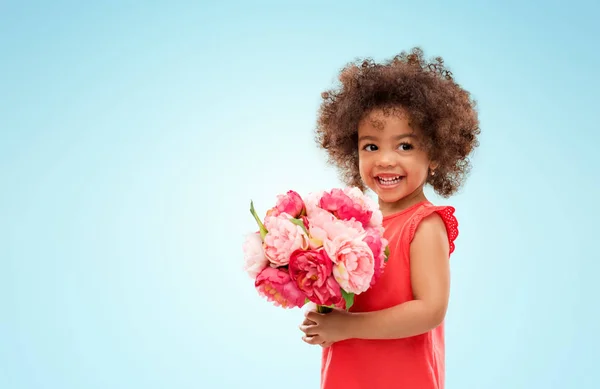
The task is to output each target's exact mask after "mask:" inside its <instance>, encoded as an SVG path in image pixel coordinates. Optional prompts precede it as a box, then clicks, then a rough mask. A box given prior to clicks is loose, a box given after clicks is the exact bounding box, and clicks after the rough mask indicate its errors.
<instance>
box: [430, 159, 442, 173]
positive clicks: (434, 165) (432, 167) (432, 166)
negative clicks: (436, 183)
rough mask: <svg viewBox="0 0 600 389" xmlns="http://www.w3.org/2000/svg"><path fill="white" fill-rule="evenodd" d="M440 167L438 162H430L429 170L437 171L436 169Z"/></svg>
mask: <svg viewBox="0 0 600 389" xmlns="http://www.w3.org/2000/svg"><path fill="white" fill-rule="evenodd" d="M438 166H440V164H439V163H437V162H436V161H431V162H429V170H430V171H435V169H437V168H438Z"/></svg>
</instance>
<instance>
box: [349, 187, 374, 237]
mask: <svg viewBox="0 0 600 389" xmlns="http://www.w3.org/2000/svg"><path fill="white" fill-rule="evenodd" d="M344 193H345V194H346V195H347V196H348V197H350V198H351V199H352V200H353V201H354V202H355V203H358V204H359V205H360V206H361V207H362V208H363V209H368V210H370V211H371V212H372V214H371V219H370V220H369V223H368V225H369V226H370V227H377V226H381V224H382V223H383V214H382V213H381V210H380V209H379V205H378V204H377V203H376V202H375V201H373V200H372V199H371V198H370V197H368V196H367V195H365V194H364V193H363V192H362V191H361V190H360V189H358V188H357V187H355V186H354V187H349V188H344ZM365 227H367V226H365Z"/></svg>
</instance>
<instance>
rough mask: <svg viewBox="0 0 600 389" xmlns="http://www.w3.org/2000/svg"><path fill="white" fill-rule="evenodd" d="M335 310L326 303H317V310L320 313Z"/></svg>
mask: <svg viewBox="0 0 600 389" xmlns="http://www.w3.org/2000/svg"><path fill="white" fill-rule="evenodd" d="M331 311H333V309H332V308H329V307H326V306H324V305H317V312H319V313H329V312H331Z"/></svg>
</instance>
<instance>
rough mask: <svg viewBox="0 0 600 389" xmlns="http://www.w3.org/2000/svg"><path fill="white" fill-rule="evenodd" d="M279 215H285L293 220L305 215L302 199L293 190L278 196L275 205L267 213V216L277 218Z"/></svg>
mask: <svg viewBox="0 0 600 389" xmlns="http://www.w3.org/2000/svg"><path fill="white" fill-rule="evenodd" d="M281 213H287V214H288V215H291V216H292V217H293V218H297V217H299V216H300V215H302V214H304V213H306V208H305V206H304V202H303V201H302V197H300V195H299V194H298V193H296V192H294V191H293V190H289V191H288V192H287V193H286V194H284V195H278V196H277V204H276V205H275V207H273V208H271V209H270V210H269V211H268V212H267V216H278V215H280V214H281Z"/></svg>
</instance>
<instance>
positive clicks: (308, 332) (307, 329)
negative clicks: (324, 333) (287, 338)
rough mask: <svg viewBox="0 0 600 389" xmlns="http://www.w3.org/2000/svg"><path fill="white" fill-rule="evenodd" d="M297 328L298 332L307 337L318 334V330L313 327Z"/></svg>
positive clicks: (302, 326) (303, 326) (301, 326)
mask: <svg viewBox="0 0 600 389" xmlns="http://www.w3.org/2000/svg"><path fill="white" fill-rule="evenodd" d="M298 328H300V331H302V332H304V333H305V334H306V335H307V336H313V335H316V334H317V333H318V331H317V330H318V328H317V326H315V325H300V326H298Z"/></svg>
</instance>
